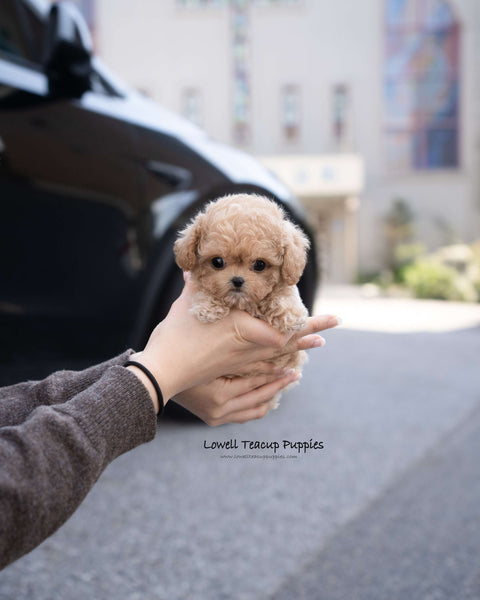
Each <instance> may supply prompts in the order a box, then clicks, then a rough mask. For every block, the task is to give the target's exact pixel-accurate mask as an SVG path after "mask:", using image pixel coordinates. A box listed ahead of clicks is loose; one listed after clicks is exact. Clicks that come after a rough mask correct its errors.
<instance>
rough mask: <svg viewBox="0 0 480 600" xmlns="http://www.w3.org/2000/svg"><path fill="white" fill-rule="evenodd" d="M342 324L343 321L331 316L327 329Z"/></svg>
mask: <svg viewBox="0 0 480 600" xmlns="http://www.w3.org/2000/svg"><path fill="white" fill-rule="evenodd" d="M342 323H343V319H341V318H340V317H337V316H333V317H330V318H329V319H328V326H329V327H336V326H337V325H341V324H342Z"/></svg>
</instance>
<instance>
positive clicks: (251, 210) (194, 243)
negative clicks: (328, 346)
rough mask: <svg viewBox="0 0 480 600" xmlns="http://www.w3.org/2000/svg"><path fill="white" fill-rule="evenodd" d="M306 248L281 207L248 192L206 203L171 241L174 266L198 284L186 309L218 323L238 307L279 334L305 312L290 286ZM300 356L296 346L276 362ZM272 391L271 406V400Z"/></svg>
mask: <svg viewBox="0 0 480 600" xmlns="http://www.w3.org/2000/svg"><path fill="white" fill-rule="evenodd" d="M308 248H309V241H308V239H307V238H306V236H305V235H304V234H303V233H302V231H301V230H300V229H299V228H298V227H296V226H295V225H294V224H293V223H291V222H290V221H288V220H287V219H286V217H285V213H284V211H283V210H282V209H281V208H280V206H279V205H278V204H276V203H275V202H273V201H272V200H268V199H267V198H265V197H263V196H259V195H255V194H236V195H230V196H225V197H223V198H220V199H218V200H216V201H214V202H210V203H209V204H207V205H206V207H205V208H204V210H203V211H201V212H200V213H198V214H197V216H196V217H195V218H194V219H193V221H192V222H191V223H190V224H189V225H188V227H187V228H186V229H184V230H183V231H182V232H181V233H180V237H179V239H177V241H176V242H175V245H174V251H175V255H176V262H177V264H178V266H179V267H180V268H181V269H183V270H184V271H190V272H191V276H192V279H193V281H194V282H195V284H196V285H197V286H198V291H197V292H196V294H195V297H194V301H193V306H192V308H191V311H192V312H193V313H194V314H195V315H196V317H197V318H198V319H200V321H203V322H206V323H210V322H214V321H218V320H220V319H222V318H224V317H226V316H227V315H228V313H229V312H230V310H231V309H233V308H237V309H240V310H245V311H247V312H248V313H250V314H251V315H252V316H254V317H258V318H260V319H263V320H264V321H267V322H268V323H270V325H272V326H273V327H275V328H276V329H278V330H279V331H281V332H282V333H285V332H297V331H300V330H301V329H302V328H303V327H304V326H305V324H306V320H307V317H308V311H307V309H306V308H305V306H304V305H303V303H302V301H301V299H300V295H299V293H298V289H297V286H296V284H297V283H298V281H299V279H300V277H301V275H302V272H303V270H304V268H305V264H306V260H307V250H308ZM305 360H306V353H305V352H303V351H300V352H296V353H293V354H288V355H284V356H280V357H279V358H278V359H276V360H275V364H276V365H278V366H281V367H286V368H293V369H295V370H298V371H299V370H300V367H301V365H302V364H303V363H304V362H305ZM257 373H258V371H257ZM251 374H253V373H250V375H251ZM233 376H235V374H232V377H233ZM279 396H280V394H277V395H276V397H275V398H273V399H272V401H271V404H270V405H271V408H276V407H277V406H278V399H279Z"/></svg>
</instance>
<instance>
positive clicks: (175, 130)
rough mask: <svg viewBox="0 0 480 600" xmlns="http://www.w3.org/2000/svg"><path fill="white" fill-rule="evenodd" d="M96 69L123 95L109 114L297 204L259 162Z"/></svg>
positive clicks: (103, 69)
mask: <svg viewBox="0 0 480 600" xmlns="http://www.w3.org/2000/svg"><path fill="white" fill-rule="evenodd" d="M95 68H96V69H97V70H98V71H100V72H101V74H102V76H103V77H105V79H107V80H108V82H109V83H110V84H112V86H113V87H114V89H116V91H117V92H118V94H119V97H118V98H116V99H115V100H114V101H113V102H110V103H109V107H108V111H109V112H110V113H111V111H112V110H113V111H114V112H115V113H116V115H117V116H118V117H119V118H122V119H124V120H126V121H129V122H130V123H132V124H134V125H137V126H140V127H146V128H148V129H150V130H153V131H158V132H159V133H162V134H163V135H170V136H172V137H174V138H177V139H179V140H181V141H182V142H184V143H185V144H186V145H187V146H189V147H190V148H191V149H192V150H194V151H195V152H197V153H198V154H199V155H200V156H202V157H203V158H205V159H206V160H207V161H209V162H210V163H211V164H212V165H213V166H214V167H215V168H216V169H217V170H218V171H220V172H221V173H223V174H224V175H225V176H226V177H227V178H228V179H230V180H231V181H232V182H234V183H236V184H241V183H248V184H251V185H256V186H258V187H260V188H264V189H265V190H266V191H269V192H270V193H272V194H273V195H274V196H276V197H277V198H278V199H280V200H283V201H285V202H288V203H293V204H297V202H296V201H295V198H294V197H293V196H292V194H291V193H290V191H289V190H288V189H287V188H286V187H285V186H284V185H283V183H281V181H280V180H279V179H278V178H277V177H276V175H274V174H273V173H272V172H271V171H269V170H268V169H267V168H266V167H265V166H264V165H262V163H261V162H260V161H259V160H258V159H256V158H254V157H253V156H250V155H249V154H247V153H245V152H242V151H240V150H237V149H236V148H232V147H231V146H228V145H226V144H222V143H220V142H217V141H216V140H214V139H212V138H211V137H210V136H209V135H207V133H206V132H205V131H203V130H202V129H200V128H199V127H197V126H196V125H194V124H193V123H191V122H190V121H188V120H187V119H185V118H183V117H181V116H180V115H178V114H176V113H174V112H173V111H170V110H168V109H166V108H164V107H163V106H161V105H159V104H157V103H156V102H154V101H153V100H151V99H149V98H147V97H145V96H144V95H142V94H140V93H139V92H137V91H135V90H132V89H131V88H129V87H128V86H126V85H125V84H124V83H123V82H122V81H120V80H119V79H118V78H117V77H116V76H115V75H113V74H112V73H111V72H110V71H109V70H107V68H106V67H105V65H103V63H101V62H100V61H99V60H98V59H96V61H95ZM88 96H89V97H90V102H95V104H97V106H96V108H97V110H98V109H99V106H98V102H102V99H100V98H98V97H97V98H93V96H94V95H93V94H88ZM87 103H88V100H87Z"/></svg>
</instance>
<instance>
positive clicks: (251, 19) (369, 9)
mask: <svg viewBox="0 0 480 600" xmlns="http://www.w3.org/2000/svg"><path fill="white" fill-rule="evenodd" d="M91 2H92V0H89V3H88V4H89V7H90V8H89V10H90V11H91V10H92V9H91ZM91 18H92V17H91V15H90V19H91ZM94 28H95V38H96V44H97V50H98V52H99V54H100V55H101V56H102V58H103V59H104V60H105V62H106V63H107V64H108V65H109V66H110V67H112V69H114V70H115V71H116V72H117V73H119V74H120V75H121V76H122V77H123V78H124V79H125V80H126V81H127V82H128V83H129V84H130V85H132V86H134V87H136V88H137V89H139V90H141V91H143V92H144V93H146V94H148V95H149V96H151V97H152V98H153V99H155V100H157V101H158V102H160V103H162V104H163V105H164V106H166V107H167V108H170V109H171V110H174V111H176V112H180V113H182V114H184V115H185V116H186V117H188V118H189V119H191V120H192V121H194V122H195V123H197V124H198V125H200V126H201V127H203V128H204V129H206V130H207V132H208V133H209V134H210V135H212V136H213V137H215V138H217V139H219V140H221V141H223V142H226V143H229V144H234V145H237V146H239V147H241V148H243V149H245V150H246V151H248V152H250V153H252V154H255V155H257V156H259V157H260V158H261V159H263V160H264V161H265V162H266V164H268V166H269V167H270V168H272V169H273V170H274V171H276V172H277V173H278V174H279V176H280V177H281V178H283V179H284V180H285V181H286V183H287V184H288V185H290V187H292V189H293V191H294V192H295V193H297V194H298V195H299V197H300V198H301V199H302V201H303V202H304V203H305V205H306V207H307V209H308V211H309V213H310V215H311V219H312V221H313V223H314V224H315V226H316V227H317V228H318V231H319V236H320V238H321V242H322V243H323V246H324V249H325V253H326V257H327V258H325V257H324V259H323V261H324V266H325V272H326V274H327V277H328V278H329V279H330V280H331V281H350V280H353V279H354V278H355V276H356V273H357V272H358V271H361V272H368V271H376V270H379V269H381V268H382V266H384V265H385V261H386V256H387V249H386V237H385V226H384V222H385V216H386V215H387V213H388V212H389V211H390V210H391V207H392V205H393V202H394V201H395V200H398V199H401V200H403V202H404V203H406V204H407V205H408V206H409V207H410V209H411V212H412V214H413V215H414V230H415V237H416V238H417V239H419V240H421V241H423V242H424V243H425V244H426V245H427V247H428V248H430V249H433V248H436V247H438V246H439V245H442V244H444V243H448V242H451V241H453V240H456V241H457V240H462V241H465V242H470V241H473V240H474V239H477V238H478V237H479V236H480V233H479V232H480V102H478V98H479V97H480V2H478V0H448V1H447V0H362V2H352V1H351V0H336V2H331V1H330V0H162V1H161V2H160V1H158V0H135V1H134V0H96V3H95V7H94Z"/></svg>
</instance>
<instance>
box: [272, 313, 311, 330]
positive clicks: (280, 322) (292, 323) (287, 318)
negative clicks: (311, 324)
mask: <svg viewBox="0 0 480 600" xmlns="http://www.w3.org/2000/svg"><path fill="white" fill-rule="evenodd" d="M307 317H308V314H306V315H299V314H295V313H290V312H285V313H284V314H282V315H278V316H275V317H273V318H272V319H269V322H270V324H271V325H272V327H275V329H278V330H279V331H281V332H282V333H298V332H299V331H301V330H302V329H303V328H304V327H305V325H306V324H307Z"/></svg>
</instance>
